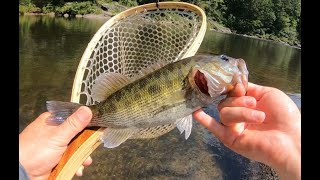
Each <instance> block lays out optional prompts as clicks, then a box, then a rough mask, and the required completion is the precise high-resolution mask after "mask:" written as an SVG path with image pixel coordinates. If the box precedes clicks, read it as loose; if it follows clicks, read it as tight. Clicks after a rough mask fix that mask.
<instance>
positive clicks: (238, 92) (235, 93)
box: [227, 83, 247, 97]
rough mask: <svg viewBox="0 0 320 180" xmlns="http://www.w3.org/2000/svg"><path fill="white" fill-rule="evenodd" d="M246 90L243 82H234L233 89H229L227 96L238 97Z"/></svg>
mask: <svg viewBox="0 0 320 180" xmlns="http://www.w3.org/2000/svg"><path fill="white" fill-rule="evenodd" d="M246 92H247V90H246V88H245V87H244V85H243V84H241V83H238V84H236V86H235V88H234V90H233V91H231V92H230V93H229V94H228V95H227V96H228V97H240V96H244V95H245V94H246Z"/></svg>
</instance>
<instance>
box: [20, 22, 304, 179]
mask: <svg viewBox="0 0 320 180" xmlns="http://www.w3.org/2000/svg"><path fill="white" fill-rule="evenodd" d="M103 23H104V20H103V19H84V18H74V19H66V18H52V17H46V16H40V17H35V16H21V17H19V72H20V74H19V92H20V93H19V98H20V99H19V131H22V130H23V128H25V127H26V125H27V124H28V123H30V122H31V121H32V120H34V119H35V118H36V117H37V116H38V115H39V114H40V113H42V112H44V111H46V107H45V101H47V100H61V101H70V96H71V88H72V83H73V78H74V76H75V72H76V69H77V66H78V63H79V61H80V59H81V56H82V54H83V52H84V50H85V48H86V46H87V44H88V43H89V41H90V40H91V38H92V37H93V35H94V33H95V32H96V31H97V30H98V29H99V27H101V25H102V24H103ZM198 54H226V55H228V56H232V57H236V58H243V59H244V60H245V61H246V63H247V66H248V70H249V72H250V74H249V81H251V82H254V83H258V84H261V85H268V86H273V87H276V88H279V89H281V90H283V91H285V92H288V93H298V95H293V97H295V98H296V99H297V100H296V102H297V101H299V102H298V103H300V98H299V94H300V92H301V90H300V88H301V50H300V49H296V48H292V47H289V46H285V45H282V44H278V43H274V42H269V41H263V40H258V39H252V38H248V37H243V36H238V35H231V34H223V33H217V32H213V31H207V33H206V36H205V38H204V40H203V43H202V44H201V47H200V49H199V51H198ZM297 97H298V98H297ZM209 111H210V114H211V115H213V116H215V117H217V112H216V109H214V108H213V109H209ZM92 158H93V160H94V162H93V164H92V165H91V166H90V167H89V168H86V169H85V171H84V173H85V174H84V176H83V177H82V178H78V177H75V178H74V179H272V178H273V176H272V173H273V171H268V173H269V175H271V176H268V175H266V174H265V171H263V169H261V165H260V164H259V163H257V162H255V161H251V160H249V159H246V158H244V157H242V156H240V155H237V154H236V153H234V152H232V151H230V150H229V149H227V148H225V147H224V146H223V145H222V144H221V143H219V142H218V141H217V139H215V138H214V137H213V136H212V135H211V134H210V133H208V131H207V130H205V129H204V128H203V127H202V126H200V125H199V124H198V123H196V121H194V128H193V129H192V133H191V135H190V137H189V139H188V140H185V139H184V135H180V133H179V131H178V130H177V129H175V130H173V131H171V132H170V133H168V134H166V135H163V136H161V137H159V138H155V139H149V140H128V141H126V142H125V143H123V144H121V145H120V146H119V147H117V148H115V149H106V148H103V147H102V146H100V147H98V149H97V150H96V151H95V152H94V153H93V154H92Z"/></svg>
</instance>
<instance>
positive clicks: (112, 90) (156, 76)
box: [47, 55, 248, 148]
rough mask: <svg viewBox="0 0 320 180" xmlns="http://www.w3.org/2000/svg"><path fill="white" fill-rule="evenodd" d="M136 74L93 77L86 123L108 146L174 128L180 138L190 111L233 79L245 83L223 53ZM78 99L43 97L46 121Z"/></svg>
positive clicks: (242, 69)
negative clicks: (100, 129) (99, 131)
mask: <svg viewBox="0 0 320 180" xmlns="http://www.w3.org/2000/svg"><path fill="white" fill-rule="evenodd" d="M138 74H139V75H138V76H137V77H133V78H129V77H127V76H125V75H123V74H120V73H112V72H110V73H105V74H101V75H100V76H99V77H97V79H96V80H95V81H94V84H93V87H92V98H93V99H94V100H95V101H97V102H98V103H97V104H95V105H89V106H88V107H89V108H90V109H91V110H92V113H93V116H92V120H91V122H90V124H89V125H88V126H100V127H106V129H105V131H104V133H103V135H102V137H101V140H102V141H103V142H104V146H105V147H107V148H114V147H117V146H119V145H120V144H121V143H123V142H125V141H126V140H127V139H134V138H153V137H158V136H160V135H162V134H165V133H167V132H169V131H171V130H172V129H173V128H175V127H177V128H178V129H179V131H180V132H181V134H182V133H183V132H185V139H188V137H189V136H190V134H191V129H192V113H193V112H194V111H196V110H198V109H200V108H202V107H205V106H206V105H208V104H210V103H213V102H214V100H215V99H216V98H217V97H219V96H220V95H224V94H227V93H229V92H230V91H232V90H233V89H234V87H235V85H236V84H237V83H242V84H243V85H244V86H245V87H247V83H248V70H247V67H246V63H245V61H244V60H243V59H235V58H232V57H228V56H225V55H220V56H208V55H196V56H192V57H189V58H185V59H182V60H179V61H176V62H174V63H169V64H166V65H162V64H155V65H152V66H151V67H150V68H147V69H145V70H142V71H141V72H140V73H138ZM80 106H81V104H78V103H72V102H61V101H47V109H48V111H49V112H51V116H50V117H49V118H48V119H47V123H49V124H54V125H58V124H61V123H62V122H63V121H64V120H65V119H66V118H67V117H68V116H70V115H71V114H72V113H73V112H75V111H76V110H77V109H78V108H79V107H80Z"/></svg>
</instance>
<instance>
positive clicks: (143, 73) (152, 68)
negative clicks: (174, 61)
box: [133, 62, 168, 80]
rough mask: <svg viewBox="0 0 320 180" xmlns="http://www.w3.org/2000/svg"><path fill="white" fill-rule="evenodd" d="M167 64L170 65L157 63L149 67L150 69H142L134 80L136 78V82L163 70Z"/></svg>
mask: <svg viewBox="0 0 320 180" xmlns="http://www.w3.org/2000/svg"><path fill="white" fill-rule="evenodd" d="M167 64H168V62H157V63H154V64H152V65H149V66H148V67H145V68H143V69H141V70H140V71H139V72H138V73H137V74H136V75H135V76H134V77H133V78H134V80H137V79H140V78H142V77H144V76H146V75H148V74H150V73H152V72H154V71H156V70H158V69H160V68H162V67H163V66H165V65H167Z"/></svg>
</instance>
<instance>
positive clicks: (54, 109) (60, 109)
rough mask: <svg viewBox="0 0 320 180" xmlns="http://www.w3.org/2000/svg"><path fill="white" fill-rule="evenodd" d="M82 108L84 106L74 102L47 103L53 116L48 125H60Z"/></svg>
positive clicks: (48, 119)
mask: <svg viewBox="0 0 320 180" xmlns="http://www.w3.org/2000/svg"><path fill="white" fill-rule="evenodd" d="M80 106H82V105H81V104H78V103H72V102H62V101H47V110H48V111H49V112H50V113H51V116H49V117H48V118H47V119H46V123H47V124H50V125H59V124H61V123H63V122H64V121H65V120H66V119H67V118H68V117H69V116H70V115H71V114H73V113H74V112H75V111H76V110H77V109H78V108H79V107H80Z"/></svg>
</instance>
